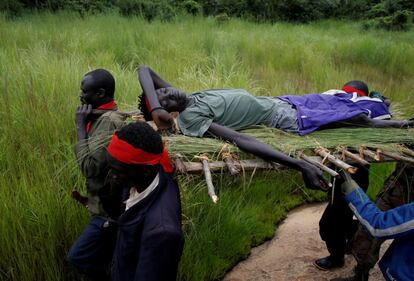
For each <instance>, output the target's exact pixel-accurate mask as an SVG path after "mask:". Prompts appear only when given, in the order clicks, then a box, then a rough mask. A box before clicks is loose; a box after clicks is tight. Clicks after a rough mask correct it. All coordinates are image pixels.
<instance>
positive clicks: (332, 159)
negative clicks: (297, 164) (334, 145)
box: [315, 148, 358, 174]
mask: <svg viewBox="0 0 414 281" xmlns="http://www.w3.org/2000/svg"><path fill="white" fill-rule="evenodd" d="M315 153H316V154H317V155H319V156H321V157H323V158H324V159H326V160H328V161H329V162H331V163H332V164H334V165H335V166H337V167H338V168H341V169H344V170H346V171H347V172H348V173H350V174H355V173H356V171H357V170H358V169H357V168H355V167H353V166H351V165H349V164H347V163H345V162H344V161H341V160H339V159H338V158H336V157H335V156H333V155H331V154H330V152H329V151H327V150H325V149H324V148H316V149H315Z"/></svg>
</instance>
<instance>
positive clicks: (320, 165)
mask: <svg viewBox="0 0 414 281" xmlns="http://www.w3.org/2000/svg"><path fill="white" fill-rule="evenodd" d="M298 156H299V158H302V159H303V160H305V161H306V162H308V163H310V164H312V165H315V166H316V167H318V168H320V169H321V170H322V171H325V172H327V173H328V174H330V175H331V176H333V177H336V176H338V175H339V174H338V173H337V172H335V171H334V170H332V169H331V168H329V167H327V166H325V165H324V164H322V163H320V162H318V161H316V160H314V159H312V158H310V157H308V156H306V155H305V154H304V153H303V152H302V151H300V152H299V153H298Z"/></svg>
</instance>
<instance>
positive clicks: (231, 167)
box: [222, 153, 240, 176]
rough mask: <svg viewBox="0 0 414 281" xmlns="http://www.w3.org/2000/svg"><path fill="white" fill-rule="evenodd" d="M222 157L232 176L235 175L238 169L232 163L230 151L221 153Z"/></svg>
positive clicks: (238, 171)
mask: <svg viewBox="0 0 414 281" xmlns="http://www.w3.org/2000/svg"><path fill="white" fill-rule="evenodd" d="M222 158H223V160H224V163H226V166H227V169H228V170H229V172H230V174H231V175H232V176H236V175H238V174H239V173H240V170H239V169H237V167H236V165H235V164H234V159H233V157H232V155H231V154H230V153H223V154H222Z"/></svg>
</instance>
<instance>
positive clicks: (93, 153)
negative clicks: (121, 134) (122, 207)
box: [75, 110, 125, 217]
mask: <svg viewBox="0 0 414 281" xmlns="http://www.w3.org/2000/svg"><path fill="white" fill-rule="evenodd" d="M124 124H125V115H122V114H120V113H119V112H117V111H113V110H110V111H107V112H105V113H103V114H102V115H100V116H99V117H97V118H96V119H95V120H93V121H92V123H91V125H90V129H89V132H88V138H87V139H85V140H81V141H79V142H78V143H77V144H76V145H75V154H76V159H77V161H78V164H79V166H80V169H81V172H82V174H83V175H84V176H85V177H86V188H87V191H88V210H89V212H90V214H91V215H99V216H103V217H107V214H106V212H105V211H104V209H103V207H102V203H101V201H100V199H99V196H98V192H99V190H100V189H101V188H103V187H104V186H105V185H106V184H109V182H108V179H107V175H108V172H109V167H108V163H107V157H106V153H107V152H106V147H107V145H108V143H109V141H110V139H111V136H112V135H113V133H114V132H115V131H116V130H117V129H119V128H121V127H122V126H123V125H124Z"/></svg>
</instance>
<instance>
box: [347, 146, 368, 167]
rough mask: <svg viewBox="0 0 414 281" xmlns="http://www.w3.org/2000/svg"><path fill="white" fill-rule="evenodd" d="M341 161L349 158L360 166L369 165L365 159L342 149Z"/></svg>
mask: <svg viewBox="0 0 414 281" xmlns="http://www.w3.org/2000/svg"><path fill="white" fill-rule="evenodd" d="M342 154H343V160H346V157H348V158H351V159H352V160H354V161H355V162H357V163H359V164H361V165H362V166H369V165H370V163H369V162H368V161H366V160H365V159H363V158H361V157H360V156H359V155H357V154H355V153H352V152H350V151H348V150H347V149H346V148H342Z"/></svg>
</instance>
